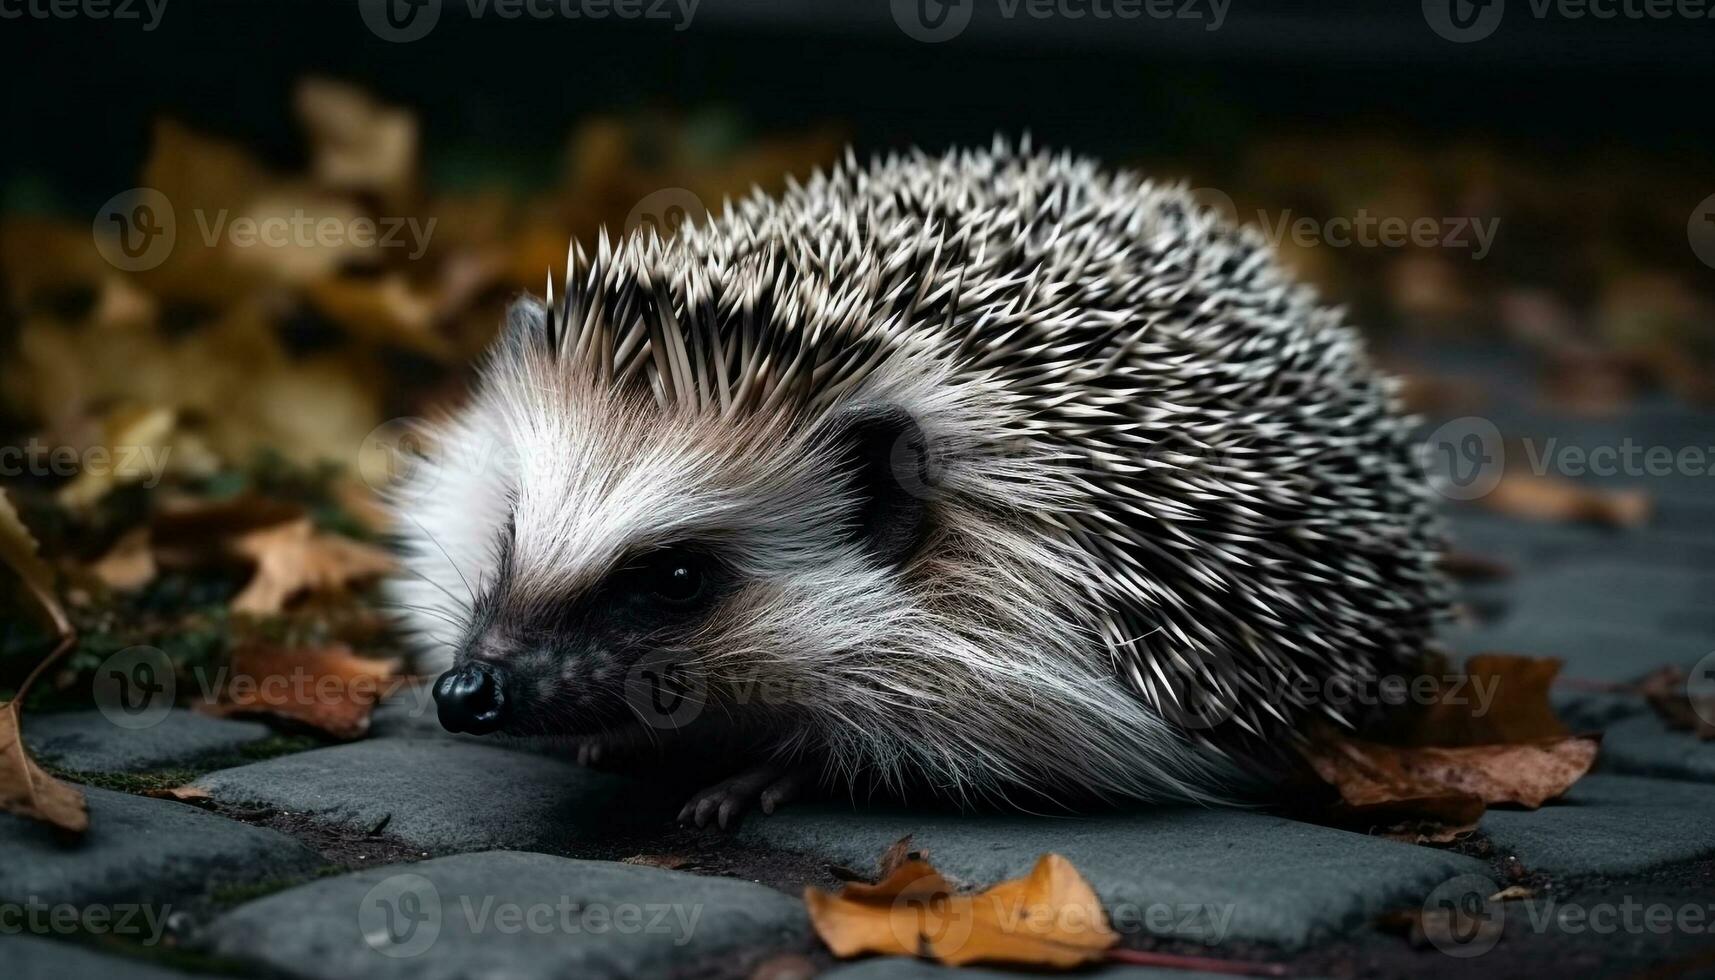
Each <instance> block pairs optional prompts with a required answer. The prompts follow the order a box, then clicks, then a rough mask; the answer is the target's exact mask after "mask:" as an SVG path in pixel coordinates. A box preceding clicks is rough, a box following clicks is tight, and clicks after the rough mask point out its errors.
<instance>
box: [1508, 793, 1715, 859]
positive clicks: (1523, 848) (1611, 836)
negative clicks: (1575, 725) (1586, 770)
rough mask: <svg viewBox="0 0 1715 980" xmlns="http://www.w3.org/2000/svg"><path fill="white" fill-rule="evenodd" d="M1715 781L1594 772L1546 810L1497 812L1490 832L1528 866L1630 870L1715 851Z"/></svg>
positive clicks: (1509, 851)
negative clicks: (1713, 784) (1684, 780)
mask: <svg viewBox="0 0 1715 980" xmlns="http://www.w3.org/2000/svg"><path fill="white" fill-rule="evenodd" d="M1711 814H1715V786H1705V785H1701V784H1697V783H1687V782H1677V781H1671V780H1665V779H1645V778H1640V777H1635V776H1608V775H1593V776H1586V777H1584V778H1583V779H1582V780H1580V781H1579V782H1578V784H1577V785H1576V786H1573V787H1572V790H1571V792H1569V793H1567V794H1566V797H1565V799H1563V800H1561V801H1559V802H1556V803H1551V804H1549V805H1547V806H1544V807H1543V808H1542V809H1540V810H1535V811H1522V810H1490V811H1489V812H1488V813H1487V814H1485V815H1484V816H1483V822H1482V825H1481V827H1482V830H1483V831H1484V832H1486V833H1487V834H1488V835H1489V837H1490V839H1491V840H1493V841H1494V843H1495V846H1496V847H1498V848H1501V849H1503V850H1504V851H1506V852H1507V853H1510V854H1513V855H1516V856H1517V857H1518V859H1519V860H1520V861H1522V862H1524V865H1525V867H1527V868H1529V869H1531V870H1533V871H1545V872H1548V873H1550V874H1573V875H1577V874H1625V873H1630V872H1636V871H1643V870H1647V869H1650V868H1655V867H1659V866H1661V865H1664V864H1669V863H1671V862H1674V861H1687V860H1691V859H1694V858H1701V857H1708V856H1710V855H1712V854H1715V819H1711Z"/></svg>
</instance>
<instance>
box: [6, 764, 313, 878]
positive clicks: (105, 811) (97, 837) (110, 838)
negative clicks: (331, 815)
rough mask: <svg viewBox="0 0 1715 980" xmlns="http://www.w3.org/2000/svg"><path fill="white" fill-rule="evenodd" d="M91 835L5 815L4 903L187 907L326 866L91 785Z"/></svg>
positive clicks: (281, 844)
mask: <svg viewBox="0 0 1715 980" xmlns="http://www.w3.org/2000/svg"><path fill="white" fill-rule="evenodd" d="M84 792H85V793H86V794H87V796H88V800H89V831H88V833H86V834H85V835H84V836H83V838H82V839H81V840H78V841H73V842H67V841H65V840H63V839H61V838H60V837H59V836H58V835H57V834H56V833H55V832H54V831H53V829H52V828H49V827H47V826H44V825H42V824H38V823H34V822H30V821H26V820H24V819H23V818H21V817H14V816H11V815H9V814H0V901H12V902H24V901H39V902H46V903H50V904H54V903H70V904H74V905H87V904H89V903H117V902H126V903H132V902H148V903H155V904H157V905H166V904H172V903H183V902H186V901H191V900H195V899H198V898H201V897H204V896H206V895H208V894H209V892H210V891H211V890H212V889H214V888H215V887H217V886H218V885H220V884H222V883H227V882H234V883H235V882H243V881H252V880H257V879H262V878H269V877H276V876H281V875H294V874H304V873H307V872H309V871H312V870H314V869H315V868H316V867H318V866H319V865H320V864H321V863H322V862H321V859H320V858H319V857H318V856H317V855H316V854H315V853H314V852H313V851H311V850H309V849H308V848H306V847H304V846H303V845H302V844H299V843H298V842H296V841H294V840H292V839H291V838H289V837H286V836H284V835H282V834H278V833H275V832H274V831H271V830H265V829H263V828H260V827H251V826H249V825H246V824H242V823H238V822H237V821H234V820H228V819H226V818H225V817H220V816H216V815H214V814H211V813H205V812H203V811H201V810H198V809H196V808H195V807H192V806H188V805H186V804H183V803H175V802H172V801H169V800H154V799H148V798H146V797H141V796H130V795H127V794H124V793H112V792H108V791H106V790H99V789H88V788H86V789H85V790H84Z"/></svg>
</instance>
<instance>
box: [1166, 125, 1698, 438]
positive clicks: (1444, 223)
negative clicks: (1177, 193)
mask: <svg viewBox="0 0 1715 980" xmlns="http://www.w3.org/2000/svg"><path fill="white" fill-rule="evenodd" d="M1149 169H1152V170H1155V171H1157V172H1162V173H1180V174H1183V173H1190V174H1194V175H1196V177H1197V179H1196V180H1193V181H1192V184H1193V185H1194V186H1195V185H1199V184H1200V185H1202V186H1203V187H1205V188H1211V189H1213V190H1214V191H1217V192H1218V194H1216V195H1215V199H1216V200H1218V201H1220V204H1221V206H1222V207H1226V206H1227V203H1226V202H1227V201H1228V200H1230V201H1231V202H1232V203H1231V209H1232V211H1233V212H1235V213H1236V215H1237V217H1238V218H1239V219H1240V220H1242V221H1245V222H1246V223H1250V224H1255V225H1261V226H1263V227H1264V228H1265V229H1266V230H1268V231H1269V232H1270V234H1269V238H1270V240H1271V241H1274V242H1275V243H1276V247H1277V249H1278V251H1280V252H1281V253H1282V255H1283V256H1284V258H1285V259H1286V261H1287V262H1288V263H1289V264H1290V265H1291V266H1293V267H1294V268H1295V269H1296V270H1297V271H1298V272H1299V274H1300V275H1302V276H1304V277H1305V278H1307V279H1308V280H1310V281H1311V282H1313V283H1315V284H1316V285H1318V286H1319V287H1321V290H1322V292H1323V294H1324V295H1325V296H1327V297H1329V298H1330V299H1331V300H1332V301H1335V302H1339V303H1341V304H1345V305H1348V306H1350V307H1352V308H1353V309H1354V310H1355V311H1356V313H1357V315H1358V319H1359V322H1360V323H1362V324H1363V325H1364V326H1365V327H1366V328H1369V329H1371V330H1378V331H1388V332H1398V333H1405V334H1414V335H1418V336H1423V337H1427V338H1430V339H1441V338H1449V337H1451V338H1462V339H1467V340H1496V341H1503V342H1506V343H1509V344H1513V345H1518V346H1521V347H1523V348H1525V349H1527V350H1529V351H1531V352H1533V353H1534V354H1536V355H1537V358H1538V360H1539V363H1540V365H1541V374H1540V377H1539V379H1538V381H1539V394H1540V395H1541V396H1542V398H1543V399H1544V400H1545V401H1546V402H1549V403H1551V404H1554V405H1555V406H1556V407H1559V408H1565V409H1572V410H1579V411H1584V412H1590V413H1598V414H1599V413H1603V412H1608V411H1612V410H1614V409H1615V408H1618V407H1621V406H1622V405H1624V404H1625V402H1626V400H1627V399H1629V398H1630V397H1631V396H1633V395H1635V394H1638V393H1641V392H1643V391H1646V390H1649V389H1652V388H1663V389H1666V390H1667V391H1669V392H1671V393H1673V394H1674V395H1676V396H1678V397H1681V398H1684V399H1687V400H1691V401H1694V402H1699V403H1708V402H1711V401H1715V272H1712V271H1711V269H1710V268H1709V266H1707V265H1705V264H1704V263H1703V261H1700V259H1699V257H1698V252H1697V251H1696V250H1695V249H1694V247H1693V245H1692V242H1691V240H1690V237H1689V235H1690V234H1691V231H1690V229H1691V228H1692V227H1697V223H1696V222H1695V221H1694V212H1695V211H1697V210H1698V209H1699V206H1700V204H1701V203H1702V202H1703V201H1704V200H1705V198H1706V197H1708V195H1709V194H1710V191H1711V189H1712V187H1715V185H1711V184H1710V183H1709V181H1708V175H1707V171H1706V170H1704V169H1703V168H1700V167H1682V166H1677V165H1676V164H1675V162H1674V161H1671V160H1666V159H1661V158H1656V157H1645V156H1642V155H1631V154H1627V153H1624V152H1614V153H1606V152H1604V153H1586V154H1581V155H1579V157H1578V158H1576V159H1574V160H1571V161H1569V160H1567V159H1565V158H1562V157H1555V156H1553V155H1552V154H1550V153H1547V152H1540V153H1539V152H1526V151H1521V150H1518V149H1511V150H1504V149H1501V148H1499V147H1498V146H1495V145H1487V144H1482V145H1478V144H1468V143H1447V144H1438V143H1434V142H1430V141H1427V140H1422V139H1404V138H1394V137H1382V136H1369V135H1352V136H1346V137H1340V136H1331V135H1328V134H1319V135H1317V136H1314V137H1295V138H1292V139H1284V140H1259V141H1256V142H1254V143H1252V144H1250V145H1249V146H1248V148H1247V149H1246V151H1245V152H1244V153H1243V155H1242V156H1241V157H1240V158H1239V159H1238V160H1237V161H1235V162H1231V163H1227V164H1214V165H1210V166H1202V167H1200V166H1194V165H1193V166H1187V165H1185V164H1183V163H1175V164H1173V165H1171V166H1162V165H1156V166H1152V167H1150V168H1149ZM1220 195H1225V198H1224V199H1223V198H1221V197H1220ZM1205 203H1208V202H1207V201H1205ZM1360 218H1367V219H1369V220H1371V221H1374V222H1381V221H1384V220H1391V221H1394V222H1396V223H1401V224H1400V225H1399V226H1400V227H1409V226H1410V225H1411V224H1412V223H1414V222H1420V221H1424V220H1425V219H1427V220H1428V221H1430V222H1432V223H1433V231H1432V233H1431V235H1430V237H1431V238H1432V239H1434V240H1435V241H1436V244H1434V245H1431V246H1427V247H1425V246H1424V245H1422V244H1418V243H1413V242H1406V243H1404V244H1400V245H1397V246H1386V245H1373V244H1372V245H1370V246H1368V247H1360V246H1356V245H1340V244H1333V245H1331V244H1329V241H1328V240H1327V238H1326V237H1321V236H1318V235H1315V234H1313V235H1310V236H1308V240H1305V239H1300V238H1299V237H1298V236H1295V235H1294V234H1292V233H1290V231H1286V233H1284V234H1283V233H1282V232H1283V230H1285V229H1288V228H1290V223H1292V222H1297V221H1299V220H1301V219H1310V220H1311V221H1312V222H1313V223H1315V225H1316V226H1318V227H1321V226H1323V225H1324V224H1325V223H1326V222H1328V221H1330V220H1335V219H1345V220H1354V219H1360ZM1473 221H1474V222H1480V223H1483V224H1484V225H1485V226H1489V223H1490V222H1493V224H1492V228H1493V229H1494V234H1493V239H1492V242H1491V244H1490V246H1489V247H1487V248H1486V249H1485V248H1483V247H1481V246H1480V245H1479V243H1478V241H1477V235H1476V234H1475V233H1474V231H1473V230H1472V229H1471V226H1470V224H1469V222H1473ZM1706 230H1707V232H1708V234H1707V241H1708V246H1709V247H1708V248H1706V249H1705V251H1710V250H1711V249H1715V226H1712V227H1710V228H1708V229H1706Z"/></svg>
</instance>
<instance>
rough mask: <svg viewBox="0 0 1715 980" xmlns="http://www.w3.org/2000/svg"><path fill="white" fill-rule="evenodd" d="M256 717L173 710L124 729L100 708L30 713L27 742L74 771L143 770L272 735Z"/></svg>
mask: <svg viewBox="0 0 1715 980" xmlns="http://www.w3.org/2000/svg"><path fill="white" fill-rule="evenodd" d="M268 734H269V732H268V727H267V726H266V725H261V724H258V723H256V722H252V721H230V720H227V719H224V718H209V717H207V716H205V715H199V714H196V713H195V712H192V711H185V710H181V709H175V710H173V711H170V712H168V713H167V715H166V717H165V718H163V719H162V720H161V721H160V722H158V723H156V724H154V725H150V726H149V727H147V728H135V729H132V728H121V727H119V726H118V725H115V724H114V723H113V722H111V721H109V720H108V719H107V716H106V715H103V714H102V713H101V712H99V711H70V712H64V713H60V714H45V715H31V716H30V717H29V718H28V719H26V720H25V724H24V741H25V742H26V743H27V744H28V745H29V746H30V751H31V752H33V753H34V754H35V756H36V758H38V759H40V760H41V761H43V762H46V763H50V764H52V765H56V766H59V767H60V768H62V769H69V770H73V771H76V772H142V771H144V770H148V769H164V768H166V767H168V766H173V765H179V764H181V763H186V762H194V761H196V760H197V759H200V758H208V757H209V756H213V755H219V754H222V753H227V752H233V751H236V750H237V749H239V748H241V747H242V746H244V745H246V744H248V743H251V742H255V741H258V740H260V739H263V738H267V737H268Z"/></svg>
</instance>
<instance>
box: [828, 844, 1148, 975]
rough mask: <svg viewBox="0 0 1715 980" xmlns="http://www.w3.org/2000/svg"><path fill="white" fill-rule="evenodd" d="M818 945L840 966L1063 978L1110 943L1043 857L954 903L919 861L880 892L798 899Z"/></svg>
mask: <svg viewBox="0 0 1715 980" xmlns="http://www.w3.org/2000/svg"><path fill="white" fill-rule="evenodd" d="M804 904H805V906H806V907H807V908H808V910H809V913H810V921H811V923H812V924H813V925H814V926H815V928H816V933H817V935H819V936H821V937H822V941H823V942H824V943H826V944H827V945H828V948H829V949H831V950H832V951H833V952H834V955H836V956H839V957H842V958H845V957H852V956H859V955H863V954H865V953H881V954H885V955H892V956H919V955H921V956H927V957H930V958H932V959H934V960H937V961H939V962H941V963H945V964H947V965H950V966H965V965H967V964H971V963H998V964H1010V965H1013V966H1027V967H1035V968H1038V969H1047V968H1052V969H1062V970H1065V969H1071V968H1074V967H1077V966H1081V965H1083V964H1086V963H1089V962H1092V961H1095V960H1100V959H1103V958H1104V956H1105V955H1106V953H1107V950H1108V949H1109V947H1111V946H1113V945H1114V943H1116V942H1118V941H1119V936H1118V935H1117V934H1116V933H1115V932H1114V931H1113V930H1112V929H1110V928H1109V927H1108V924H1107V918H1106V915H1105V914H1104V913H1103V911H1102V906H1101V901H1100V900H1099V899H1098V898H1097V897H1096V893H1095V890H1094V889H1093V888H1091V887H1090V885H1089V883H1088V882H1087V881H1085V880H1084V878H1083V876H1082V875H1080V874H1079V873H1078V871H1077V869H1076V868H1074V867H1073V866H1072V864H1071V862H1069V861H1067V860H1066V859H1065V858H1063V857H1061V856H1060V855H1058V854H1044V855H1043V856H1042V857H1041V858H1039V859H1038V860H1037V862H1036V866H1035V867H1034V868H1032V869H1031V872H1030V874H1029V875H1027V876H1026V877H1023V878H1015V879H1013V880H1011V881H1005V882H1001V883H1000V884H998V885H995V886H994V887H993V888H990V889H988V890H987V891H984V892H980V893H978V894H974V895H973V894H960V893H959V892H958V891H956V890H955V888H954V887H953V885H952V883H951V882H949V881H948V880H947V879H946V878H945V877H943V876H942V875H941V873H940V872H939V871H936V870H935V868H934V866H933V865H931V864H930V863H929V862H928V861H926V860H922V859H920V858H907V859H906V860H904V861H901V862H900V863H899V864H898V865H897V866H896V867H894V868H893V870H892V872H891V873H889V874H888V875H887V876H886V877H885V878H884V879H883V880H882V881H881V882H880V883H879V884H874V885H866V884H860V883H853V884H848V885H846V886H845V888H843V889H842V890H841V891H840V893H839V894H838V895H834V894H829V893H828V892H824V891H822V890H821V889H819V888H807V889H805V890H804Z"/></svg>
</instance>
